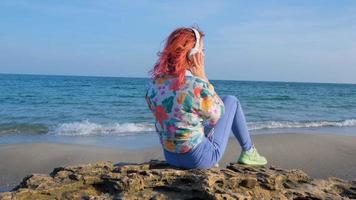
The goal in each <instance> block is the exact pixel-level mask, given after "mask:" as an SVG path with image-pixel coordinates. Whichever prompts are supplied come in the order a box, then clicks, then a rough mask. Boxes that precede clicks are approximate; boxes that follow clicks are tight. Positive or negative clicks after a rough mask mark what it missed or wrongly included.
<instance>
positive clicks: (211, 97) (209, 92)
mask: <svg viewBox="0 0 356 200" xmlns="http://www.w3.org/2000/svg"><path fill="white" fill-rule="evenodd" d="M194 93H196V92H194ZM199 96H200V98H199V100H198V106H197V107H198V109H197V111H198V114H199V115H200V117H202V118H203V120H204V123H205V124H207V125H209V126H213V125H215V124H216V123H217V121H218V120H219V119H220V117H221V116H222V115H223V114H224V112H225V107H224V103H223V101H222V100H221V99H220V97H219V96H218V95H217V94H216V92H215V89H214V87H213V85H212V84H210V83H204V84H203V87H202V88H201V90H200V95H199Z"/></svg>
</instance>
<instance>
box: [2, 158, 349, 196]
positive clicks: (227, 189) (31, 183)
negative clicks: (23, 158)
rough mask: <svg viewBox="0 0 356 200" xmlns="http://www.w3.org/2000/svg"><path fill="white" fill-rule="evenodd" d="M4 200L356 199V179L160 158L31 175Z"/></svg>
mask: <svg viewBox="0 0 356 200" xmlns="http://www.w3.org/2000/svg"><path fill="white" fill-rule="evenodd" d="M0 199H3V200H7V199H93V200H94V199H98V200H99V199H356V181H345V180H341V179H338V178H329V179H327V180H319V179H312V178H310V177H309V176H308V175H307V174H305V173H304V172H303V171H301V170H297V169H292V170H283V169H279V168H275V167H270V168H264V167H252V166H245V165H240V164H230V165H228V166H227V167H226V168H223V169H219V168H211V169H207V170H198V169H192V170H183V169H178V168H173V167H172V166H169V165H167V164H166V163H165V162H164V161H157V160H152V161H150V162H149V163H143V164H123V165H114V164H113V163H111V162H99V163H96V164H88V165H78V166H71V167H59V168H55V169H54V170H53V172H52V173H50V174H49V175H44V174H32V175H29V176H27V177H25V178H24V179H23V181H22V182H21V183H20V184H19V185H18V186H17V187H16V188H14V189H13V190H12V191H11V192H5V193H0Z"/></svg>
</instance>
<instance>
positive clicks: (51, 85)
mask: <svg viewBox="0 0 356 200" xmlns="http://www.w3.org/2000/svg"><path fill="white" fill-rule="evenodd" d="M147 82H148V79H147V78H121V77H84V76H46V75H11V74H0V144H9V143H23V142H41V141H52V142H53V141H54V142H56V141H57V142H69V143H84V144H99V145H103V146H115V145H118V146H124V147H129V146H135V145H138V146H144V145H145V144H147V145H148V144H153V143H157V142H158V139H157V138H156V135H155V133H154V126H153V123H154V118H153V116H152V114H151V113H150V111H149V109H148V107H147V105H146V102H145V99H144V95H145V89H146V85H147ZM211 82H212V84H213V85H214V86H215V90H216V91H217V93H218V94H219V95H220V96H221V97H223V96H224V95H235V96H236V97H237V98H238V99H239V100H240V102H241V105H242V108H243V111H244V113H245V115H246V119H247V122H248V127H249V130H250V132H251V133H252V134H255V133H256V134H268V133H278V132H331V133H335V134H350V135H356V85H355V84H331V83H295V82H264V81H230V80H212V81H211Z"/></svg>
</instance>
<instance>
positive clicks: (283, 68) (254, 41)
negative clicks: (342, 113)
mask: <svg viewBox="0 0 356 200" xmlns="http://www.w3.org/2000/svg"><path fill="white" fill-rule="evenodd" d="M192 24H198V25H199V27H200V28H201V29H202V30H203V31H204V32H205V34H206V37H205V41H204V42H205V48H206V68H207V74H208V77H209V78H211V79H232V80H267V81H297V82H338V83H356V76H355V74H356V1H354V0H349V1H347V0H340V1H334V0H295V1H282V0H280V1H267V0H266V1H257V0H245V1H238V0H231V1H184V0H183V1H182V0H181V1H171V0H160V1H158V0H156V1H155V0H150V1H148V0H140V1H139V0H137V1H129V0H127V1H113V0H106V1H101V0H95V1H94V0H67V1H64V0H61V1H60V0H51V1H48V0H1V1H0V73H21V74H23V73H25V74H62V75H94V76H129V77H147V75H148V73H147V72H148V71H149V70H150V69H151V68H152V66H153V64H154V63H155V62H156V59H157V52H158V51H159V50H161V48H162V47H163V41H164V39H165V38H166V37H167V36H168V35H169V33H170V32H171V31H173V29H175V28H177V27H180V26H189V25H192Z"/></svg>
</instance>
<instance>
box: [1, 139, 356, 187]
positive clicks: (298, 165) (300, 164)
mask: <svg viewBox="0 0 356 200" xmlns="http://www.w3.org/2000/svg"><path fill="white" fill-rule="evenodd" d="M155 139H157V138H155ZM252 139H253V141H254V143H255V145H256V147H257V149H258V151H259V152H260V153H261V154H262V155H264V156H266V157H267V159H268V161H269V162H268V164H267V166H271V165H273V166H276V167H281V168H284V169H292V168H294V169H301V170H303V171H305V172H306V173H308V174H309V175H310V176H311V177H312V178H327V177H331V176H334V177H338V178H342V179H347V180H356V157H355V155H356V145H355V144H356V136H345V135H330V134H315V133H312V134H306V133H275V134H265V135H262V134H258V135H255V134H253V135H252ZM132 142H133V143H132V144H134V142H135V141H134V140H132ZM239 154H240V147H239V145H238V143H237V141H236V140H235V139H234V138H230V140H229V144H228V146H227V149H226V152H225V154H224V156H223V158H222V159H221V160H220V162H219V164H220V167H224V166H225V165H226V164H228V163H230V162H234V161H236V160H237V158H238V156H239ZM152 159H159V160H163V159H164V158H163V154H162V149H161V147H160V146H158V145H156V146H154V147H149V148H143V149H114V148H104V147H98V146H94V145H84V144H63V143H50V142H42V143H26V144H9V145H0V160H2V162H1V163H0V192H1V191H6V190H9V189H11V188H12V187H13V186H15V185H16V184H18V183H19V182H20V181H21V179H22V178H23V177H25V176H26V175H28V174H32V173H46V174H48V173H50V172H51V171H52V170H53V168H55V167H59V166H68V165H74V164H85V163H93V162H97V161H112V162H114V163H142V162H147V161H149V160H152Z"/></svg>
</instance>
